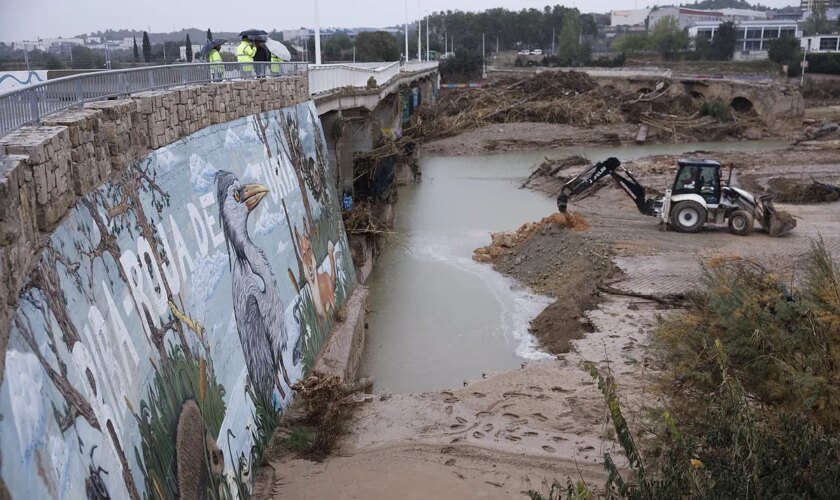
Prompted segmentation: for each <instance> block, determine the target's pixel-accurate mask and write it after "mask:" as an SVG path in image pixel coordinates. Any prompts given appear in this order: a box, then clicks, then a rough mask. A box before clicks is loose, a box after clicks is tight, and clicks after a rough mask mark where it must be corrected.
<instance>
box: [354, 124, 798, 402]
mask: <svg viewBox="0 0 840 500" xmlns="http://www.w3.org/2000/svg"><path fill="white" fill-rule="evenodd" d="M786 145H787V144H786V143H784V142H781V141H754V142H722V143H696V144H662V145H645V146H624V147H613V146H599V147H584V148H562V149H555V150H549V151H534V152H524V153H522V152H520V153H504V154H496V155H489V156H457V157H443V156H425V157H423V158H422V159H421V161H420V164H421V169H422V172H423V180H422V182H420V183H419V184H416V185H410V186H405V187H402V188H401V189H400V192H399V201H398V203H397V222H396V234H394V235H392V236H391V237H390V238H389V242H388V244H387V245H386V247H385V249H384V251H383V253H382V255H381V256H380V258H379V260H378V261H377V263H376V267H375V269H374V272H373V275H372V276H371V279H370V280H369V282H368V286H369V287H370V297H369V304H368V308H369V315H368V320H367V321H368V325H369V328H368V330H367V338H366V345H365V351H364V354H363V356H362V364H361V368H360V375H361V376H368V377H372V378H373V380H374V390H375V391H376V392H422V391H429V390H438V389H444V388H452V387H460V386H461V385H462V383H463V381H464V380H467V379H477V378H481V377H482V374H486V373H492V372H497V371H502V370H507V369H511V368H517V367H519V366H520V365H521V364H522V363H523V362H525V361H526V360H533V359H544V358H547V357H549V356H548V355H546V354H545V353H542V352H540V351H539V349H538V348H537V347H536V342H535V339H534V338H533V337H532V336H531V335H530V333H528V323H529V321H530V320H531V319H533V318H534V317H535V316H536V315H537V314H538V313H539V312H540V311H541V310H542V309H543V308H544V307H545V306H546V305H548V304H549V303H550V300H549V299H548V298H547V297H541V296H537V295H534V294H532V293H530V291H529V290H527V289H526V288H524V287H523V286H521V285H519V284H518V283H516V282H515V281H514V280H512V279H510V278H506V277H504V276H502V275H500V274H499V273H497V272H496V271H494V270H493V268H492V267H491V266H490V265H488V264H479V263H476V262H474V261H473V260H472V254H473V250H474V249H475V248H477V247H479V246H483V245H486V244H487V243H489V240H490V236H489V234H490V233H491V232H493V231H503V230H509V229H514V228H516V227H518V226H519V225H521V224H523V223H525V222H530V221H534V220H538V219H540V218H542V217H545V216H546V215H548V214H550V213H552V212H554V211H556V207H555V203H554V200H553V199H552V198H549V197H546V196H544V195H542V194H539V193H535V192H532V191H528V190H524V189H519V186H520V185H521V183H522V181H523V180H524V179H525V178H526V177H527V176H528V175H529V174H530V173H531V171H532V170H533V169H534V168H536V166H537V165H539V163H540V162H541V161H542V160H543V159H544V158H545V157H549V158H555V157H563V156H569V155H573V154H577V155H581V156H584V157H586V158H589V159H590V160H592V161H600V160H603V159H605V158H607V157H609V156H616V157H618V158H620V159H622V160H631V159H634V158H639V157H642V156H648V155H658V154H680V153H685V152H690V151H696V150H703V151H709V152H714V151H720V152H723V151H747V152H749V151H769V150H773V149H780V148H783V147H785V146H786ZM709 157H710V158H713V157H714V155H713V154H710V155H709ZM642 182H644V180H643V179H642Z"/></svg>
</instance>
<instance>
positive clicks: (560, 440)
mask: <svg viewBox="0 0 840 500" xmlns="http://www.w3.org/2000/svg"><path fill="white" fill-rule="evenodd" d="M551 440H552V441H554V442H555V443H562V442H563V441H566V438H564V437H563V436H554V437H552V438H551Z"/></svg>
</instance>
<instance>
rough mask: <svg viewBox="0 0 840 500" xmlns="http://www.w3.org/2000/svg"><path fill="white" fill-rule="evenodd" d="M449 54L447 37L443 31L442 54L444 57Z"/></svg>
mask: <svg viewBox="0 0 840 500" xmlns="http://www.w3.org/2000/svg"><path fill="white" fill-rule="evenodd" d="M448 52H449V35H448V34H447V33H446V32H445V31H444V32H443V54H444V55H446V54H447V53H448Z"/></svg>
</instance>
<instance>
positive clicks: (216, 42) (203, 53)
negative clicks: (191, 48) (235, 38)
mask: <svg viewBox="0 0 840 500" xmlns="http://www.w3.org/2000/svg"><path fill="white" fill-rule="evenodd" d="M225 43H227V40H224V39H222V38H215V39H213V40H208V41H206V42H204V46H203V47H201V50H200V51H199V52H198V54H196V56H195V57H196V58H198V59H205V58H207V56H208V55H209V54H210V51H211V50H213V47H218V46H220V45H222V44H225Z"/></svg>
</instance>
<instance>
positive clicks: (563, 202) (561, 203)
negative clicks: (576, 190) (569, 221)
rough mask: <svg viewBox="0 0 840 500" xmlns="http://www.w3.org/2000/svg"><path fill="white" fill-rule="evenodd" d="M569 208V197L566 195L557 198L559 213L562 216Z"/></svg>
mask: <svg viewBox="0 0 840 500" xmlns="http://www.w3.org/2000/svg"><path fill="white" fill-rule="evenodd" d="M568 206H569V197H568V196H565V195H562V194H561V195H559V196H557V211H558V212H560V213H561V214H565V213H566V207H568Z"/></svg>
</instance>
